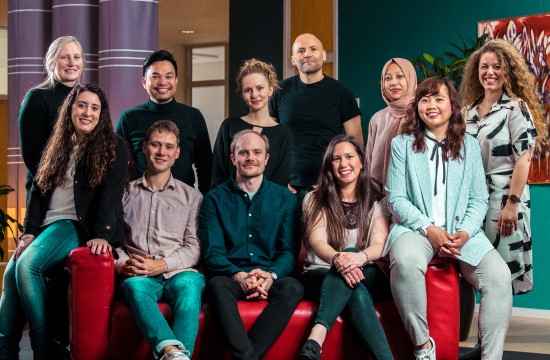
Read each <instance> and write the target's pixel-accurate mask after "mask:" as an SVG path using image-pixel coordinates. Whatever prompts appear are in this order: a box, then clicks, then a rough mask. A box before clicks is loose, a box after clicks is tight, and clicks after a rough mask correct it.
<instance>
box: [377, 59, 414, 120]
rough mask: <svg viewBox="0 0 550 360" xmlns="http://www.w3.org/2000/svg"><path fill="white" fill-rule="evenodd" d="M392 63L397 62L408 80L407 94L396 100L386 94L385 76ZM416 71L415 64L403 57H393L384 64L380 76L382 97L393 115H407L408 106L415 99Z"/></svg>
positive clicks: (397, 117)
mask: <svg viewBox="0 0 550 360" xmlns="http://www.w3.org/2000/svg"><path fill="white" fill-rule="evenodd" d="M391 64H397V66H399V67H400V68H401V71H403V75H405V79H406V80H407V85H408V89H407V92H406V93H405V95H404V96H403V97H402V98H401V99H399V100H395V101H391V100H390V98H389V97H388V96H387V95H386V92H385V91H384V76H385V75H386V71H388V66H390V65H391ZM416 82H417V80H416V71H415V70H414V66H413V64H411V62H410V61H409V60H407V59H401V58H393V59H390V60H388V62H387V63H386V65H384V68H383V69H382V75H381V77H380V88H381V89H382V98H383V99H384V101H385V102H386V104H388V107H389V110H390V113H391V115H392V116H393V117H394V118H396V119H399V118H402V117H405V115H407V108H408V107H409V104H410V103H411V102H412V101H413V100H414V93H415V92H416Z"/></svg>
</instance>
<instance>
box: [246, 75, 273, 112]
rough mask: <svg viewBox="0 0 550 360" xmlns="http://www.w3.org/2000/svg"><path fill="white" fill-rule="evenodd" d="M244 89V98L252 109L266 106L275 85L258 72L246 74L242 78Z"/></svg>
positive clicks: (257, 109) (255, 109)
mask: <svg viewBox="0 0 550 360" xmlns="http://www.w3.org/2000/svg"><path fill="white" fill-rule="evenodd" d="M242 89H243V90H242V96H243V100H244V102H245V103H246V105H248V107H249V108H250V111H259V110H261V109H263V108H265V107H266V106H267V104H268V103H269V98H270V97H271V95H273V87H272V86H270V85H269V81H268V80H267V78H266V77H265V76H264V75H262V74H258V73H252V74H249V75H246V76H245V77H244V78H243V80H242Z"/></svg>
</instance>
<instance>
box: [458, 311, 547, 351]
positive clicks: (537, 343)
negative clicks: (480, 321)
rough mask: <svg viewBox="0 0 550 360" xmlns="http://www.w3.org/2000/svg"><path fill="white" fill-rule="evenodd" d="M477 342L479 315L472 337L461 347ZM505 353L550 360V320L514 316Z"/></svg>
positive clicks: (473, 327)
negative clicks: (526, 353) (542, 355)
mask: <svg viewBox="0 0 550 360" xmlns="http://www.w3.org/2000/svg"><path fill="white" fill-rule="evenodd" d="M476 342H477V313H476V314H475V315H474V320H473V321H472V327H471V329H470V335H469V337H468V340H467V341H463V342H461V343H460V346H461V347H474V345H475V343H476ZM504 350H505V351H516V352H529V353H538V354H548V355H549V356H548V357H545V358H548V359H550V319H537V318H528V317H519V316H512V321H511V323H510V327H509V328H508V335H507V336H506V343H505V345H504Z"/></svg>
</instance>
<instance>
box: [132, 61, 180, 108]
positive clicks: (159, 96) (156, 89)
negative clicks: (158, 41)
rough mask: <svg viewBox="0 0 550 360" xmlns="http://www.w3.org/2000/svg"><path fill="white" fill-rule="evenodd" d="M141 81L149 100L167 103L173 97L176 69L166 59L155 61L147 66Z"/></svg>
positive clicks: (176, 78)
mask: <svg viewBox="0 0 550 360" xmlns="http://www.w3.org/2000/svg"><path fill="white" fill-rule="evenodd" d="M141 83H142V84H143V87H144V88H145V90H147V94H149V98H150V99H151V101H153V102H156V103H157V104H163V103H167V102H169V101H171V100H172V98H173V97H174V94H175V93H176V89H177V86H178V77H177V76H176V69H175V68H174V65H172V63H171V62H170V61H168V60H162V61H156V62H154V63H152V64H151V65H150V66H149V68H148V69H147V71H146V72H145V76H144V77H143V78H142V79H141Z"/></svg>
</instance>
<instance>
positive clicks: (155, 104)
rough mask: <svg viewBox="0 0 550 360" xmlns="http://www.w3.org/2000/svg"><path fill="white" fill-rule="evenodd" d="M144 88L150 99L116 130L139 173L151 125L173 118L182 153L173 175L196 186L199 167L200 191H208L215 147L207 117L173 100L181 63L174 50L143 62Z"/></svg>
mask: <svg viewBox="0 0 550 360" xmlns="http://www.w3.org/2000/svg"><path fill="white" fill-rule="evenodd" d="M141 83H142V84H143V87H144V88H145V90H146V91H147V94H149V101H148V102H146V103H145V104H141V105H138V106H136V107H133V108H131V109H128V110H126V111H125V112H124V113H122V115H121V117H120V119H119V120H118V123H117V125H116V128H115V131H116V132H117V133H118V134H120V135H122V136H123V137H124V138H125V139H126V140H127V141H128V143H129V144H130V146H131V147H132V152H133V160H134V162H135V168H136V171H137V176H141V175H143V173H144V172H145V169H146V161H145V158H144V156H143V152H142V150H141V146H142V143H143V138H144V137H145V133H146V132H147V129H149V126H151V125H152V124H153V123H154V122H155V121H158V120H171V121H173V122H174V123H175V124H176V125H177V126H178V128H179V131H180V134H181V143H180V144H179V146H180V147H181V150H182V151H181V156H180V157H179V159H178V160H177V161H176V163H175V164H174V166H173V168H172V174H173V175H174V177H175V178H176V179H178V180H180V181H183V182H184V183H186V184H187V185H189V186H194V185H195V172H194V170H193V164H195V167H196V169H197V177H198V183H199V190H200V191H201V192H202V193H203V194H205V193H206V192H207V191H208V190H209V188H210V178H211V177H212V148H211V147H210V138H209V137H208V129H207V127H206V122H205V121H204V117H203V116H202V114H201V112H200V111H199V110H198V109H195V108H193V107H191V106H187V105H185V104H181V103H178V102H177V101H176V100H175V99H174V94H175V93H176V88H177V85H178V65H177V63H176V60H175V59H174V56H173V55H172V53H170V52H168V51H166V50H159V51H156V52H154V53H153V54H151V56H149V57H148V58H147V59H145V62H144V63H143V78H142V79H141Z"/></svg>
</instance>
